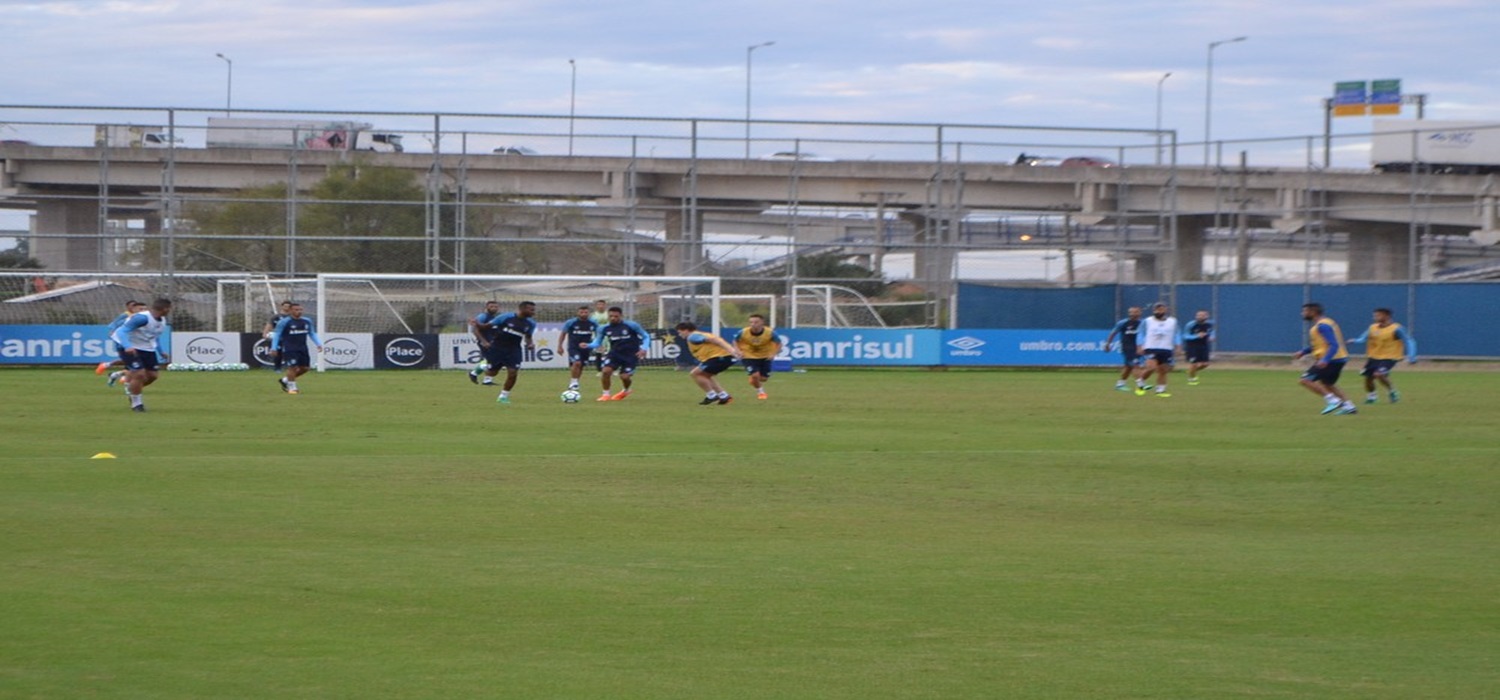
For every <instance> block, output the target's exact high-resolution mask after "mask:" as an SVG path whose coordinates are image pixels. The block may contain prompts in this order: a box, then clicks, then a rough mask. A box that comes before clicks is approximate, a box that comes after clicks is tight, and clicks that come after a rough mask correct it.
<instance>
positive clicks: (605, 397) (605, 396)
mask: <svg viewBox="0 0 1500 700" xmlns="http://www.w3.org/2000/svg"><path fill="white" fill-rule="evenodd" d="M614 399H615V397H613V396H610V395H609V394H600V395H599V398H597V399H594V400H595V401H613V400H614Z"/></svg>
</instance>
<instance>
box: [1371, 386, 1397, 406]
mask: <svg viewBox="0 0 1500 700" xmlns="http://www.w3.org/2000/svg"><path fill="white" fill-rule="evenodd" d="M1400 400H1401V392H1399V391H1396V390H1394V389H1392V390H1391V403H1396V402H1398V401H1400ZM1370 403H1375V402H1374V401H1371V402H1370Z"/></svg>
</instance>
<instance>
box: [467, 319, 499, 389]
mask: <svg viewBox="0 0 1500 700" xmlns="http://www.w3.org/2000/svg"><path fill="white" fill-rule="evenodd" d="M500 316H501V313H500V302H498V301H493V300H491V301H487V302H485V303H484V310H483V311H480V312H479V314H478V315H476V316H474V318H472V319H469V332H470V333H473V334H474V342H476V343H478V344H479V354H480V356H481V358H482V359H481V360H480V362H479V364H477V365H474V369H471V370H469V382H471V383H473V384H478V383H480V382H479V377H480V375H483V376H484V385H485V386H493V385H494V383H495V374H496V372H499V371H500V370H499V368H495V367H493V366H492V365H491V363H490V361H489V354H490V348H491V347H493V346H494V345H495V338H496V337H497V336H499V334H500V329H499V327H497V326H495V325H494V321H495V319H498V318H500ZM491 369H494V370H495V371H494V372H491V371H489V370H491Z"/></svg>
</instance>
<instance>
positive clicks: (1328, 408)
mask: <svg viewBox="0 0 1500 700" xmlns="http://www.w3.org/2000/svg"><path fill="white" fill-rule="evenodd" d="M1339 405H1340V404H1337V403H1331V404H1328V405H1327V406H1324V407H1323V412H1322V413H1323V415H1325V416H1326V415H1328V414H1330V413H1333V412H1334V411H1337V410H1339Z"/></svg>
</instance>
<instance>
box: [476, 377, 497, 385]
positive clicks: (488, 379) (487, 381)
mask: <svg viewBox="0 0 1500 700" xmlns="http://www.w3.org/2000/svg"><path fill="white" fill-rule="evenodd" d="M480 384H483V385H485V386H494V385H495V378H494V377H485V378H484V381H482V382H480Z"/></svg>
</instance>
